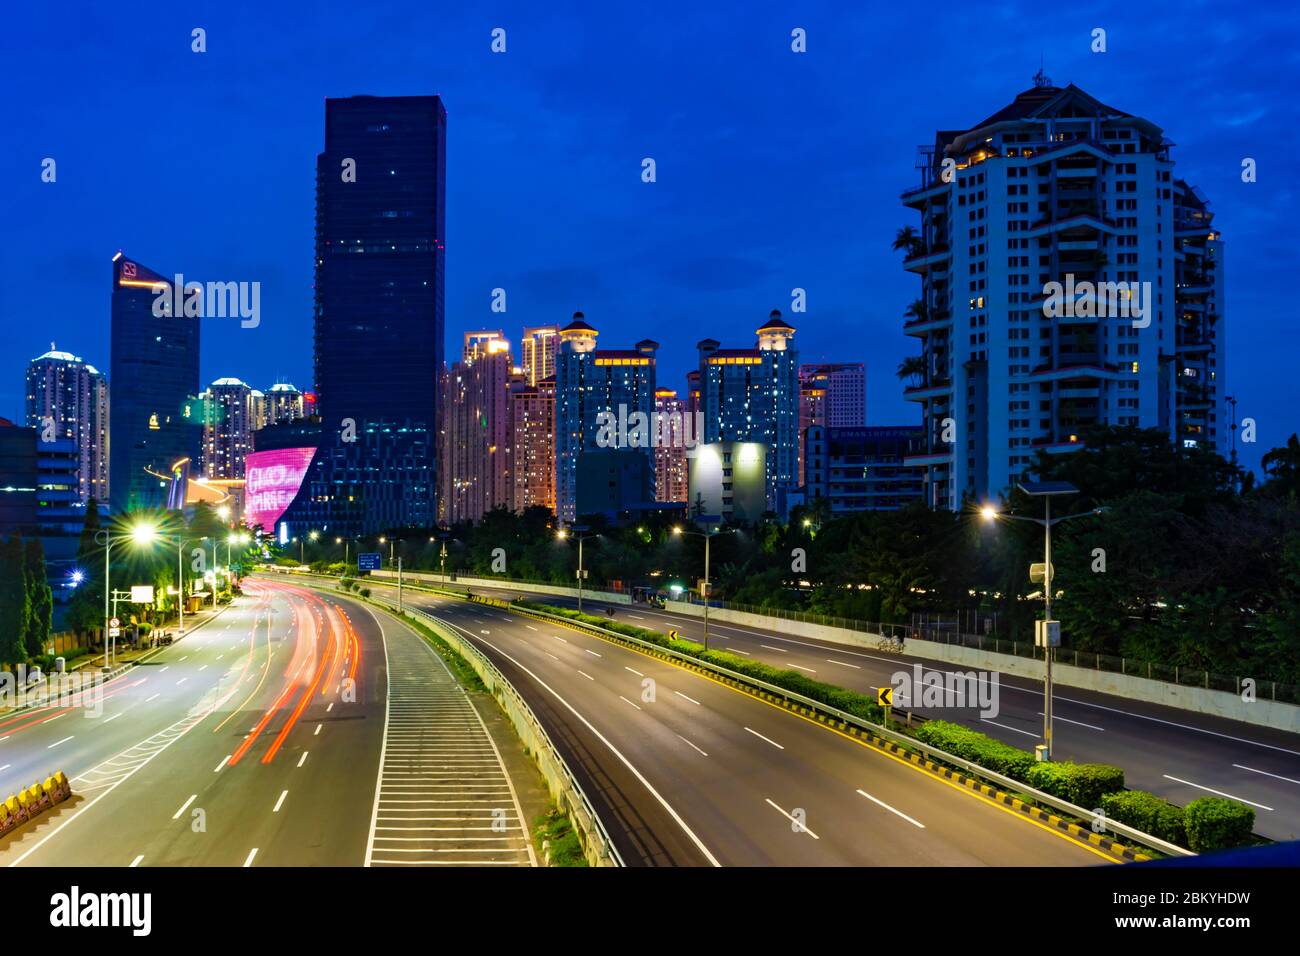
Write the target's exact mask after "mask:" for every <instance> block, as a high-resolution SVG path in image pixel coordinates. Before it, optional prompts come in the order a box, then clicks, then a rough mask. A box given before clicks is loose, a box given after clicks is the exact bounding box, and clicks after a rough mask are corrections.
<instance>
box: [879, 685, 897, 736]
mask: <svg viewBox="0 0 1300 956" xmlns="http://www.w3.org/2000/svg"><path fill="white" fill-rule="evenodd" d="M876 703H877V704H879V705H880V706H881V707H883V708H885V729H889V713H890V711H891V710H893V708H894V688H892V687H879V688H877V689H876Z"/></svg>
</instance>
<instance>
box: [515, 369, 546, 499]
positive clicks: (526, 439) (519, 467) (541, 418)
mask: <svg viewBox="0 0 1300 956" xmlns="http://www.w3.org/2000/svg"><path fill="white" fill-rule="evenodd" d="M510 477H511V484H512V489H513V490H512V498H511V500H510V507H511V509H512V510H513V511H523V510H524V509H526V508H531V507H534V506H542V507H545V508H549V509H551V510H552V511H554V510H555V379H554V378H553V377H552V378H546V379H542V380H541V381H540V382H538V383H537V384H536V385H530V384H529V383H528V381H527V378H526V377H525V376H520V377H519V378H518V379H517V380H515V381H512V382H511V384H510Z"/></svg>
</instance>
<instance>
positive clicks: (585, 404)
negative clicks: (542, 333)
mask: <svg viewBox="0 0 1300 956" xmlns="http://www.w3.org/2000/svg"><path fill="white" fill-rule="evenodd" d="M599 334H600V333H599V332H598V331H597V330H596V329H595V328H594V327H592V326H591V325H589V324H588V323H587V321H586V320H585V318H584V317H583V314H582V313H581V312H575V313H573V321H572V322H570V323H569V324H568V325H566V326H565V327H564V328H562V329H561V330H560V351H559V355H558V356H557V358H556V363H555V500H556V512H557V516H558V518H559V520H560V521H564V522H571V521H573V520H575V519H576V518H577V516H578V459H579V457H580V456H581V455H582V454H583V453H584V452H586V451H591V450H595V449H605V448H617V449H623V448H632V449H636V450H637V451H639V452H641V453H642V454H644V455H645V458H646V462H647V468H648V469H649V470H650V472H651V474H653V471H654V454H653V448H652V442H651V440H650V435H649V432H650V427H651V421H652V416H653V413H654V391H655V353H656V352H657V351H658V349H659V343H658V342H654V341H652V340H650V339H643V340H642V341H640V342H638V343H637V344H636V347H635V348H632V349H597V348H596V337H597V336H598V335H599ZM638 423H641V424H642V427H641V430H640V431H638V428H637V425H638Z"/></svg>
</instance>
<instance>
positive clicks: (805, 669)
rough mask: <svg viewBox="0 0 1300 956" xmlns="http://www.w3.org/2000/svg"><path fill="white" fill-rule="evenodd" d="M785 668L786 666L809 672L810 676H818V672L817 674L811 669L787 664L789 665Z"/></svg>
mask: <svg viewBox="0 0 1300 956" xmlns="http://www.w3.org/2000/svg"><path fill="white" fill-rule="evenodd" d="M785 666H786V667H793V668H794V669H795V670H800V671H807V672H808V673H809V674H816V673H817V672H816V671H815V670H813V669H812V668H811V667H800V666H799V665H798V664H787V665H785Z"/></svg>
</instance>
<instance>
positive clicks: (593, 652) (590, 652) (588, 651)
mask: <svg viewBox="0 0 1300 956" xmlns="http://www.w3.org/2000/svg"><path fill="white" fill-rule="evenodd" d="M583 650H584V651H587V653H588V654H590V655H591V656H592V657H600V655H599V654H597V653H596V652H595V651H591V650H587V648H585V647H584V648H583Z"/></svg>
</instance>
